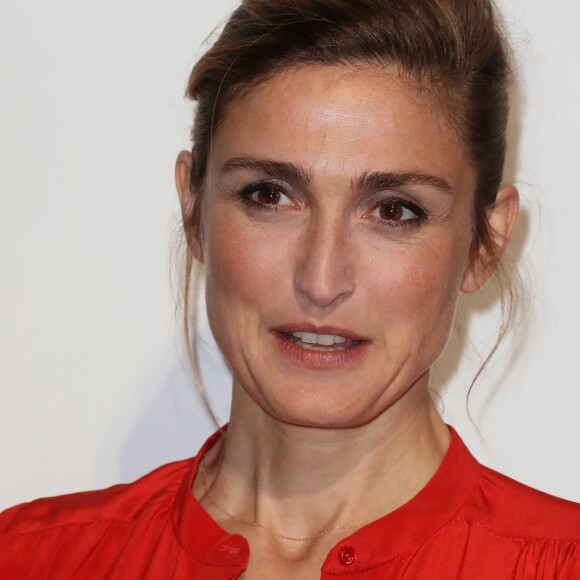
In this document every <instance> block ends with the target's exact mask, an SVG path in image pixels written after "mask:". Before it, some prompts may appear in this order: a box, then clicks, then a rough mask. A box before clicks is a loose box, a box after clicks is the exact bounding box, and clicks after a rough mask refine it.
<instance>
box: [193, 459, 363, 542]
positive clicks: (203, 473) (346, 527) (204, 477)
mask: <svg viewBox="0 0 580 580" xmlns="http://www.w3.org/2000/svg"><path fill="white" fill-rule="evenodd" d="M201 478H202V480H203V487H204V488H205V496H206V497H207V499H208V500H209V502H210V503H211V504H212V505H213V506H214V507H215V508H216V509H217V510H218V511H220V512H221V513H222V514H224V515H225V516H227V517H228V518H231V519H232V520H234V521H236V522H238V523H240V524H244V525H246V526H252V527H254V528H262V529H263V530H265V531H266V532H268V533H269V534H271V535H272V536H274V537H276V538H279V539H281V540H290V541H292V542H309V541H310V540H315V539H316V538H320V537H322V536H326V534H330V532H334V531H336V530H354V529H356V528H362V527H363V526H366V525H368V523H369V522H365V523H362V524H345V525H341V526H334V527H333V528H328V529H327V530H323V531H322V532H318V534H314V535H313V536H305V537H303V538H294V537H292V536H284V535H283V534H279V533H278V532H277V531H275V530H273V529H272V528H269V527H268V526H264V525H263V524H260V523H258V522H250V521H248V520H244V519H242V518H239V517H237V516H235V515H234V514H232V513H230V512H229V511H228V510H226V508H224V507H223V506H222V505H220V504H219V503H218V502H217V501H216V500H215V499H213V497H212V496H211V494H210V493H209V485H208V483H207V473H206V471H205V458H203V459H202V460H201Z"/></svg>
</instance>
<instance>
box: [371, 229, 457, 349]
mask: <svg viewBox="0 0 580 580" xmlns="http://www.w3.org/2000/svg"><path fill="white" fill-rule="evenodd" d="M466 254H467V247H466V244H465V242H464V241H463V240H461V239H458V238H457V237H455V236H446V237H442V236H439V237H437V238H436V239H433V240H431V241H429V240H426V239H421V240H420V241H417V242H416V243H415V242H412V241H409V242H405V243H404V244H399V245H393V246H391V247H387V248H384V249H383V251H382V252H381V253H379V252H374V253H373V254H372V256H371V258H370V259H369V260H367V262H366V265H365V270H366V274H365V276H364V277H365V279H366V281H367V283H366V284H365V286H366V287H367V288H368V289H369V293H370V294H372V296H370V295H369V296H368V297H367V298H368V300H369V303H372V304H374V305H375V309H376V312H377V319H380V320H382V322H383V323H384V325H385V333H386V335H387V336H388V337H389V340H397V341H398V342H403V341H404V340H405V338H404V337H407V340H413V341H414V342H415V343H416V344H417V345H419V344H422V343H424V342H428V341H429V340H432V339H433V340H434V339H437V341H438V342H440V341H441V340H442V337H443V339H445V340H446V338H445V337H446V336H447V334H448V332H449V327H450V325H451V322H452V319H453V314H454V311H455V303H456V300H457V295H458V293H459V287H460V284H461V280H462V278H463V271H464V268H465V255H466ZM367 255H368V254H367ZM395 328H396V329H397V331H396V332H393V329H395Z"/></svg>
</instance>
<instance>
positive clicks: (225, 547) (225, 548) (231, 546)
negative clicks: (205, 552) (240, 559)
mask: <svg viewBox="0 0 580 580" xmlns="http://www.w3.org/2000/svg"><path fill="white" fill-rule="evenodd" d="M241 549H242V548H241V546H240V545H239V544H238V543H236V542H235V541H234V540H226V541H225V542H222V543H221V544H220V547H219V551H220V552H222V553H225V554H230V555H231V556H235V555H236V554H239V553H240V550H241Z"/></svg>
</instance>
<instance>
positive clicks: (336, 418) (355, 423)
mask: <svg viewBox="0 0 580 580" xmlns="http://www.w3.org/2000/svg"><path fill="white" fill-rule="evenodd" d="M290 388H291V389H292V390H291V393H290V392H288V390H287V389H288V387H285V386H282V385H281V386H280V388H279V389H277V390H276V391H274V392H271V391H270V392H269V393H268V394H267V395H265V394H262V393H249V394H250V397H252V399H254V402H255V403H257V404H258V406H259V407H260V408H261V409H262V411H264V412H265V413H266V414H268V415H269V416H271V417H273V418H274V419H276V420H278V421H281V422H283V423H287V424H290V425H296V426H301V427H312V428H320V429H345V428H353V427H359V426H362V425H365V424H367V423H369V422H371V421H372V420H373V419H375V418H376V417H377V416H378V415H380V414H381V413H382V412H383V411H384V410H385V409H387V408H388V406H389V402H388V401H386V402H385V401H382V404H381V405H380V406H379V405H378V404H377V400H376V397H371V396H370V394H369V395H367V396H366V397H363V396H361V393H360V392H358V393H355V392H353V391H352V390H351V389H352V387H351V386H344V387H342V388H341V387H340V386H339V385H336V384H335V385H333V386H332V387H321V386H320V385H318V386H314V385H312V386H311V385H308V386H305V385H302V387H300V388H298V389H296V388H295V387H290ZM346 389H348V391H346ZM367 401H368V402H367ZM371 401H372V402H371Z"/></svg>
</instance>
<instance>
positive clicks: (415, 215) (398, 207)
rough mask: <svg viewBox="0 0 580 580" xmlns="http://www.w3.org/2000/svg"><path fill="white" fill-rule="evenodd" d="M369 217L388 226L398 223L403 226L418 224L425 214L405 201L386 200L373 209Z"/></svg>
mask: <svg viewBox="0 0 580 580" xmlns="http://www.w3.org/2000/svg"><path fill="white" fill-rule="evenodd" d="M371 215H373V216H375V217H377V218H379V219H380V220H381V221H383V222H387V223H388V224H389V225H395V224H397V223H399V224H400V226H403V225H411V223H419V222H420V221H421V220H422V219H423V218H424V217H425V212H424V211H423V210H422V209H421V208H419V207H417V206H416V205H415V204H413V203H410V202H408V201H406V200H402V199H386V200H384V201H382V202H381V203H380V204H379V205H378V206H377V207H376V208H375V210H374V211H373V212H372V214H371Z"/></svg>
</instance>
